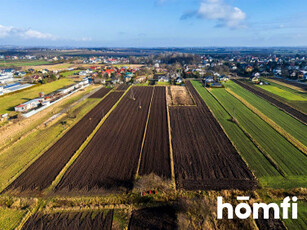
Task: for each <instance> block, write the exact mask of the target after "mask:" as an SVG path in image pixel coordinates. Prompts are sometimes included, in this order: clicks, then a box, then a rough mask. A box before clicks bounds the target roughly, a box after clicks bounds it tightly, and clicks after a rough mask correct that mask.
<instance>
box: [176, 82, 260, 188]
mask: <svg viewBox="0 0 307 230" xmlns="http://www.w3.org/2000/svg"><path fill="white" fill-rule="evenodd" d="M186 86H187V88H188V90H189V91H190V92H191V94H192V97H193V98H194V100H195V103H196V104H197V107H184V106H181V107H170V119H171V129H172V146H173V154H174V165H175V177H176V183H177V186H178V187H179V188H184V189H187V190H198V189H213V190H220V189H253V188H255V187H256V184H257V182H256V180H255V178H254V176H253V175H252V173H251V171H250V170H249V169H248V167H247V165H246V164H245V163H244V161H243V160H242V158H241V157H240V156H239V154H238V153H237V151H236V150H235V148H234V147H233V145H232V144H231V142H230V141H229V139H228V138H227V136H226V134H225V133H224V132H223V130H222V128H221V127H220V125H219V124H218V122H217V121H216V119H215V118H214V117H213V115H212V114H211V112H210V110H209V109H208V107H207V106H206V104H205V103H204V102H203V100H202V99H201V97H200V96H199V94H198V93H197V91H196V90H195V89H194V88H193V86H192V84H191V83H190V82H187V84H186Z"/></svg>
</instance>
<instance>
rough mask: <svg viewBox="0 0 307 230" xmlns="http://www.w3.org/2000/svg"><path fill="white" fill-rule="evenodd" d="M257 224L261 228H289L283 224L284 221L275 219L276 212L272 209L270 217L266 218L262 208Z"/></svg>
mask: <svg viewBox="0 0 307 230" xmlns="http://www.w3.org/2000/svg"><path fill="white" fill-rule="evenodd" d="M255 222H256V224H257V226H258V228H259V229H261V230H271V229H274V230H286V229H287V228H286V227H285V226H284V225H283V223H282V222H281V221H280V220H279V219H278V220H276V219H274V214H273V212H272V209H270V213H269V219H268V220H265V219H264V218H263V210H262V209H260V211H259V219H256V220H255Z"/></svg>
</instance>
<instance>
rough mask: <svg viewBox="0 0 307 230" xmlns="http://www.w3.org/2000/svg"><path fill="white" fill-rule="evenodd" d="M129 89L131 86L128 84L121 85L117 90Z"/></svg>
mask: <svg viewBox="0 0 307 230" xmlns="http://www.w3.org/2000/svg"><path fill="white" fill-rule="evenodd" d="M128 88H129V85H127V84H121V85H119V86H118V87H117V89H116V90H127V89H128Z"/></svg>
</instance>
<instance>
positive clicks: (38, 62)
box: [0, 60, 50, 67]
mask: <svg viewBox="0 0 307 230" xmlns="http://www.w3.org/2000/svg"><path fill="white" fill-rule="evenodd" d="M49 63H50V62H48V61H43V60H35V61H29V60H24V61H21V60H18V61H12V60H9V61H5V62H4V61H3V60H2V61H1V62H0V67H9V66H16V67H19V66H34V65H45V64H49Z"/></svg>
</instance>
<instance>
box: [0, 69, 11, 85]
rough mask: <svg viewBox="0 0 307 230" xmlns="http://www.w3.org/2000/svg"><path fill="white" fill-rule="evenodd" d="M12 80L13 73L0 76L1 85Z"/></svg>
mask: <svg viewBox="0 0 307 230" xmlns="http://www.w3.org/2000/svg"><path fill="white" fill-rule="evenodd" d="M13 80H14V76H13V73H11V72H9V73H7V72H4V73H2V74H0V83H1V84H4V83H7V82H10V81H13Z"/></svg>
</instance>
